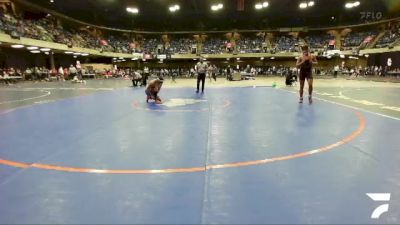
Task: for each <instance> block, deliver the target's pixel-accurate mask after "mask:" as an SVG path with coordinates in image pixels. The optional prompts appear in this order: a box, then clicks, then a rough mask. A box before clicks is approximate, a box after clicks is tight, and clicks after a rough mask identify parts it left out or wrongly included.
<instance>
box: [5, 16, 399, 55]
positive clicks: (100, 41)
mask: <svg viewBox="0 0 400 225" xmlns="http://www.w3.org/2000/svg"><path fill="white" fill-rule="evenodd" d="M0 32H5V33H7V34H9V35H11V36H12V37H14V38H18V37H27V38H32V39H37V40H43V41H48V42H55V43H61V44H65V45H68V46H74V47H83V48H90V49H95V50H100V51H106V52H117V53H126V54H129V53H133V52H139V53H142V52H144V53H154V54H156V53H157V50H158V49H159V46H161V49H162V51H161V52H158V53H162V54H185V53H192V52H191V49H192V46H193V45H197V42H196V41H195V40H194V39H189V38H173V39H171V40H170V41H169V42H168V43H167V44H165V45H164V44H163V41H162V40H161V39H160V38H154V37H152V38H144V39H143V40H141V41H140V42H139V41H135V40H133V38H130V37H129V35H124V34H121V33H112V34H107V35H104V36H98V37H95V36H94V35H92V34H91V33H90V32H88V31H85V30H77V29H76V28H74V27H68V26H65V27H63V26H61V24H60V23H58V22H57V20H56V18H54V17H52V16H47V17H44V18H42V19H37V20H31V19H22V18H17V17H15V16H13V15H11V14H9V13H4V12H3V11H0ZM377 35H378V31H377V30H369V31H353V32H350V33H349V34H347V35H346V36H345V37H344V39H343V41H342V48H343V49H344V50H350V49H353V48H354V47H362V46H365V45H366V44H368V43H366V42H365V41H366V40H369V41H371V40H372V39H373V38H374V37H376V36H377ZM368 37H369V38H368ZM399 38H400V27H399V25H396V26H393V27H392V28H391V29H390V30H389V31H386V32H385V34H384V35H383V36H382V37H381V38H380V39H379V40H378V42H377V45H376V47H386V46H388V45H389V44H391V43H393V42H395V41H396V40H398V39H399ZM331 39H332V36H330V35H329V34H310V35H307V36H305V37H304V40H305V42H306V43H307V44H308V45H310V47H311V48H312V49H324V48H326V47H327V45H328V43H329V40H331ZM299 41H300V40H299V39H298V38H295V37H293V36H289V35H278V36H276V37H275V38H274V39H273V40H272V42H271V43H270V46H269V48H268V49H267V47H266V43H264V38H262V37H258V36H255V35H254V36H252V37H250V36H242V37H241V38H239V39H237V40H236V41H235V44H233V43H230V42H229V41H228V40H227V39H226V38H222V37H221V36H220V37H214V36H212V37H207V38H206V40H205V41H204V42H203V48H202V52H201V53H203V54H220V53H233V52H237V53H257V52H266V51H267V50H268V51H273V52H296V51H297V50H298V48H297V47H298V46H299ZM268 43H269V42H268Z"/></svg>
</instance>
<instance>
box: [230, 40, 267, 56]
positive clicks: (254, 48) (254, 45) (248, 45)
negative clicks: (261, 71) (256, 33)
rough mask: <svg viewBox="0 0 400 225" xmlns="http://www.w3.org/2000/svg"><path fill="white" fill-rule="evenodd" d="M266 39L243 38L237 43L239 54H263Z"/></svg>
mask: <svg viewBox="0 0 400 225" xmlns="http://www.w3.org/2000/svg"><path fill="white" fill-rule="evenodd" d="M263 43H264V39H263V38H262V37H253V38H251V37H241V38H240V39H238V40H237V41H236V48H237V51H238V52H239V53H257V52H261V50H262V47H263Z"/></svg>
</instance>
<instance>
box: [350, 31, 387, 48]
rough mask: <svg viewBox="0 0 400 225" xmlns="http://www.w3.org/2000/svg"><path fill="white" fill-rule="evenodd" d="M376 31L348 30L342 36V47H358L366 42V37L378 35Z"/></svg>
mask: <svg viewBox="0 0 400 225" xmlns="http://www.w3.org/2000/svg"><path fill="white" fill-rule="evenodd" d="M378 33H379V32H378V31H376V30H372V31H354V32H350V33H349V34H347V35H346V36H345V37H344V41H343V43H342V44H343V47H344V48H345V49H347V48H352V47H359V46H361V45H362V44H368V43H364V41H365V40H366V38H368V37H371V38H372V39H373V38H374V37H376V36H377V35H378Z"/></svg>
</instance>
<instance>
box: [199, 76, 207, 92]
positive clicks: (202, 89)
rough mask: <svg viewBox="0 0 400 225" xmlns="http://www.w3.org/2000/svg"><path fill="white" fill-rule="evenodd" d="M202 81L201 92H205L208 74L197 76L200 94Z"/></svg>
mask: <svg viewBox="0 0 400 225" xmlns="http://www.w3.org/2000/svg"><path fill="white" fill-rule="evenodd" d="M200 81H201V92H204V83H205V82H206V74H205V73H199V75H197V92H199V90H200V89H199V88H200Z"/></svg>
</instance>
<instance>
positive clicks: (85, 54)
mask: <svg viewBox="0 0 400 225" xmlns="http://www.w3.org/2000/svg"><path fill="white" fill-rule="evenodd" d="M81 55H82V56H88V55H89V54H88V53H82V54H81Z"/></svg>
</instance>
